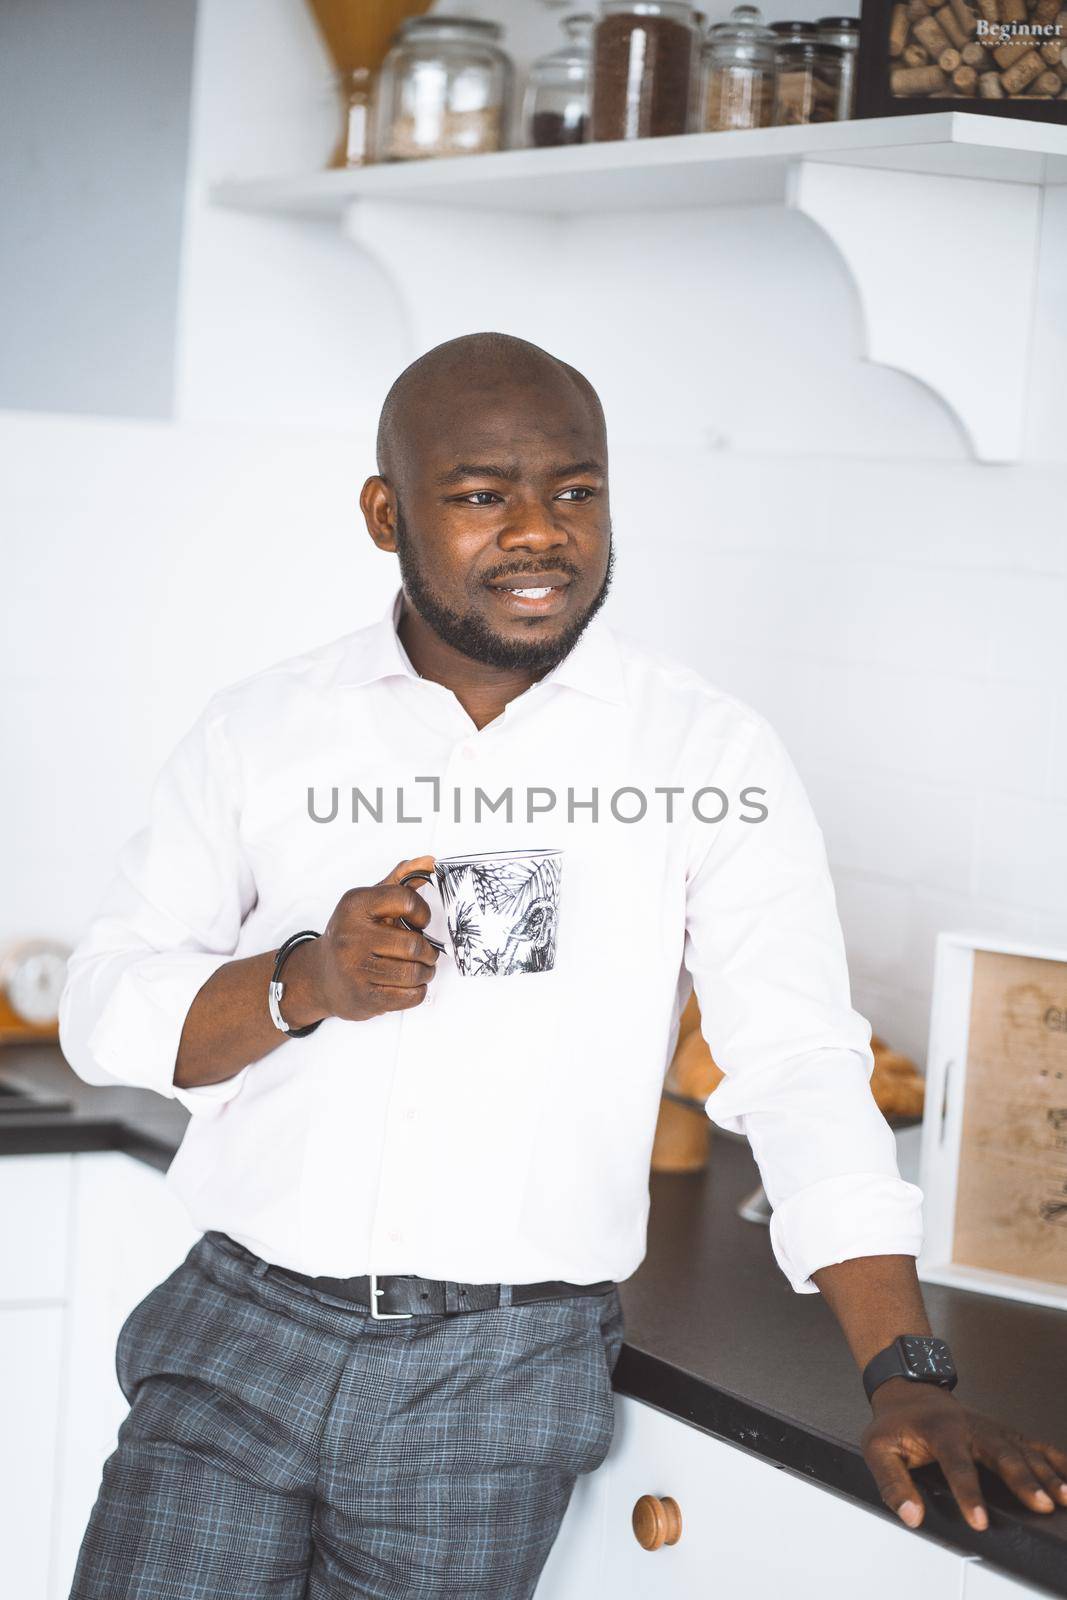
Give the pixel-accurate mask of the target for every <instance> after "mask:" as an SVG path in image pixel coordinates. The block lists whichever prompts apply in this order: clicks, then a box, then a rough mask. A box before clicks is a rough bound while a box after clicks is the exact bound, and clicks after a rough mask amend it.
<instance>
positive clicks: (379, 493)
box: [359, 477, 396, 554]
mask: <svg viewBox="0 0 1067 1600" xmlns="http://www.w3.org/2000/svg"><path fill="white" fill-rule="evenodd" d="M359 504H360V509H361V511H362V512H363V520H364V522H365V523H366V524H367V532H368V533H369V534H370V536H371V538H372V539H373V540H374V543H375V544H376V545H377V546H378V549H379V550H387V551H391V552H392V553H394V554H395V552H396V495H395V494H394V492H393V490H392V488H391V487H390V486H389V484H388V482H387V481H386V479H385V478H379V477H374V478H368V479H367V481H366V483H365V484H364V485H363V488H362V490H361V492H360V496H359Z"/></svg>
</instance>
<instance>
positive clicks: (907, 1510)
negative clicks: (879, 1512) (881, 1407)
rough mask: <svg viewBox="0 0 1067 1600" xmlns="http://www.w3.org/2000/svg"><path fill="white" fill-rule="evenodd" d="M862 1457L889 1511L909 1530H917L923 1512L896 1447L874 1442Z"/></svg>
mask: <svg viewBox="0 0 1067 1600" xmlns="http://www.w3.org/2000/svg"><path fill="white" fill-rule="evenodd" d="M864 1454H865V1456H866V1459H867V1465H868V1467H869V1468H870V1470H871V1475H872V1476H873V1478H874V1481H875V1483H876V1484H877V1485H878V1493H879V1494H880V1495H881V1497H882V1499H883V1500H884V1501H885V1504H886V1505H887V1506H888V1507H889V1509H890V1511H895V1512H896V1514H897V1516H898V1517H899V1518H900V1520H901V1522H903V1523H905V1524H906V1525H907V1526H908V1527H909V1528H917V1527H918V1526H919V1524H920V1523H921V1522H922V1519H923V1515H924V1513H925V1509H926V1508H925V1506H924V1504H923V1497H922V1495H921V1494H920V1493H919V1491H918V1489H917V1488H916V1487H915V1480H914V1479H913V1478H912V1475H911V1473H910V1472H909V1471H908V1469H907V1467H906V1466H905V1464H904V1458H903V1456H902V1454H901V1450H900V1445H899V1443H898V1442H897V1441H896V1440H893V1439H875V1440H872V1441H871V1442H870V1443H869V1444H868V1445H867V1447H866V1449H865V1451H864Z"/></svg>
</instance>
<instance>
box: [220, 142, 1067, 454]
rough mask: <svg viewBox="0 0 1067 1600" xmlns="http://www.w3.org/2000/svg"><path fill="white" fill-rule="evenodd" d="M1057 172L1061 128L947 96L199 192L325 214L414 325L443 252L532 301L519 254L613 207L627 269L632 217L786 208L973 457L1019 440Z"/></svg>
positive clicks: (236, 204)
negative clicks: (732, 128) (1007, 289)
mask: <svg viewBox="0 0 1067 1600" xmlns="http://www.w3.org/2000/svg"><path fill="white" fill-rule="evenodd" d="M1062 184H1067V127H1059V126H1056V125H1052V124H1048V123H1037V122H1028V121H1016V120H1011V119H1009V118H1006V117H987V116H979V115H975V114H973V113H965V112H952V111H947V112H937V113H933V114H931V115H923V116H916V117H885V118H879V119H872V120H868V121H856V122H846V123H825V124H822V125H820V126H817V127H801V128H763V129H756V130H751V131H746V132H739V133H713V134H686V135H683V136H681V137H679V138H671V139H649V140H643V141H640V142H634V143H613V144H592V145H582V146H577V147H574V146H571V147H568V148H563V149H557V150H511V151H503V152H501V153H499V154H497V155H488V156H471V157H466V158H464V159H460V160H443V161H418V162H409V163H404V164H397V165H390V166H381V167H369V168H366V169H363V170H355V171H351V172H312V173H305V174H294V175H291V176H283V177H274V178H252V179H241V180H231V181H227V182H220V183H217V184H216V185H214V187H213V188H212V189H211V199H212V200H213V202H214V203H215V204H216V205H219V206H223V207H227V208H230V209H235V210H238V211H245V212H254V213H260V214H268V215H274V216H279V215H281V216H289V217H294V218H300V219H304V220H309V219H319V220H320V221H328V220H335V221H336V222H337V223H338V224H339V225H340V226H341V228H342V230H343V232H344V233H345V235H346V236H347V237H348V238H350V239H351V240H352V241H353V242H354V243H356V244H358V245H360V246H361V247H362V248H363V249H365V250H366V251H367V252H368V253H369V254H371V255H372V256H374V257H375V258H377V259H378V260H379V261H380V262H381V264H382V265H383V266H384V267H385V268H386V270H387V271H388V273H389V275H390V277H391V278H392V279H393V281H394V283H395V284H396V285H397V286H398V288H399V289H400V292H401V294H402V295H403V297H404V300H405V303H406V307H407V312H408V318H409V322H410V324H411V327H412V330H413V332H414V333H415V335H416V337H417V338H420V339H421V336H423V335H425V336H426V337H427V338H432V335H433V327H434V321H433V317H432V316H429V317H428V316H427V315H426V309H425V308H426V305H427V303H428V301H429V299H431V298H432V297H433V295H434V292H435V289H434V285H435V282H436V283H438V284H439V283H440V282H441V281H442V273H441V267H442V264H443V262H444V261H446V260H447V262H448V264H449V266H450V268H451V271H450V272H449V273H448V274H447V275H445V276H447V277H448V279H449V280H450V281H453V282H455V281H456V280H457V274H458V277H459V280H460V281H462V280H463V279H464V278H466V279H467V280H468V281H469V280H475V281H478V282H479V283H481V284H483V285H484V284H486V283H492V285H493V286H494V288H493V292H494V293H495V294H496V295H497V298H498V300H499V298H500V296H501V295H502V294H506V293H508V292H510V293H511V294H512V295H513V296H519V297H521V298H523V299H525V300H526V301H528V297H529V295H530V294H531V292H533V293H536V292H537V280H536V276H532V273H531V266H530V263H531V262H533V263H536V266H535V268H534V273H535V274H536V273H537V272H541V273H543V270H544V258H545V251H544V245H545V240H546V238H547V237H548V234H547V232H546V230H547V229H548V228H560V227H566V226H568V225H577V224H580V223H584V222H586V221H588V220H589V219H590V218H595V217H600V218H606V219H611V218H615V219H618V221H619V222H620V223H625V224H626V226H627V228H628V236H627V244H626V250H627V256H628V257H630V258H632V259H633V261H634V266H635V270H638V271H639V270H640V250H641V239H640V236H639V235H635V233H634V230H633V219H634V217H635V216H639V215H640V216H647V215H649V214H652V213H657V212H664V211H679V210H686V209H694V208H699V209H701V210H707V209H710V208H715V207H721V206H741V205H762V206H767V205H771V206H773V205H783V206H788V207H790V208H792V209H793V210H796V211H799V212H802V213H803V214H804V215H805V216H807V217H808V218H809V219H810V220H811V221H812V222H813V223H815V224H816V225H817V226H818V228H820V229H821V230H822V231H823V233H825V234H826V235H827V236H828V237H829V238H830V239H831V240H832V242H833V243H834V245H835V246H836V248H837V250H838V251H839V253H840V255H841V257H842V258H843V260H844V261H845V264H846V265H847V267H848V269H849V272H850V274H851V276H852V279H853V281H854V283H855V286H856V290H857V293H858V296H859V300H860V303H861V307H862V311H863V321H864V336H865V354H866V355H867V357H868V359H870V360H871V361H873V362H876V363H879V364H881V365H884V366H887V367H893V368H897V369H898V370H900V371H902V372H906V373H908V374H910V375H911V376H912V377H914V378H916V379H918V380H919V381H920V382H922V383H923V384H925V385H927V386H928V387H929V388H930V389H932V390H933V391H934V392H935V393H936V394H937V395H939V396H940V398H941V399H942V401H943V402H944V403H945V404H946V405H947V406H948V407H949V408H950V409H951V410H952V412H953V413H954V414H955V416H956V417H957V418H958V420H959V422H960V424H961V426H962V428H963V430H964V433H965V434H966V436H967V438H968V441H969V443H970V446H971V448H972V450H973V452H974V454H975V456H976V457H977V458H978V459H979V460H984V461H1014V460H1017V459H1018V458H1019V456H1020V454H1021V452H1022V445H1023V422H1024V409H1025V397H1026V389H1027V383H1028V379H1029V372H1030V354H1031V337H1030V329H1031V324H1032V321H1033V305H1034V297H1035V290H1036V278H1037V263H1038V254H1039V248H1040V226H1041V206H1042V195H1043V191H1044V190H1045V189H1046V188H1047V187H1048V186H1051V185H1062ZM472 211H475V212H478V213H479V214H481V215H482V216H483V217H484V216H485V215H487V214H489V215H492V216H493V217H494V219H495V224H494V227H493V228H487V227H484V226H483V227H478V228H476V229H475V228H471V227H470V225H469V215H470V213H471V212H472ZM978 262H981V271H980V272H978V271H976V270H975V268H976V264H977V263H978ZM1008 284H1010V285H1011V293H1012V322H1013V326H1014V327H1015V328H1016V329H1018V330H1019V335H1018V337H1016V338H1013V339H1011V340H1007V339H1005V340H1001V341H990V340H988V339H984V338H982V337H981V332H982V329H983V327H984V326H985V325H986V323H987V320H988V317H989V316H990V314H991V311H992V306H991V303H990V292H989V286H992V285H999V286H1003V285H1008ZM502 285H503V286H505V287H503V288H502V287H501V286H502ZM939 286H940V287H939ZM948 286H951V289H949V287H948ZM942 289H943V290H944V293H945V294H949V295H950V299H951V315H948V314H947V313H946V302H945V299H944V294H943V293H942V292H941V291H942ZM487 309H493V308H492V306H491V305H490V306H487Z"/></svg>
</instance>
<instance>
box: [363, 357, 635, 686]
mask: <svg viewBox="0 0 1067 1600" xmlns="http://www.w3.org/2000/svg"><path fill="white" fill-rule="evenodd" d="M607 460H608V450H607V439H606V436H605V429H604V413H603V411H602V409H601V405H600V401H599V400H598V399H597V396H596V391H595V390H594V389H593V386H592V384H591V383H590V382H589V380H588V378H584V377H583V376H582V374H581V373H580V372H576V371H575V369H574V368H573V367H569V366H568V365H567V364H566V362H564V361H560V360H558V359H557V358H556V357H555V356H551V355H549V354H548V352H547V351H546V350H541V349H539V348H538V346H537V345H535V344H528V343H527V342H526V340H525V339H511V338H508V337H507V336H506V335H504V334H501V333H476V334H469V335H467V336H466V337H465V338H462V339H450V340H449V342H448V343H447V344H441V345H438V346H437V348H436V349H435V350H430V351H429V352H428V353H427V354H426V355H424V356H421V357H420V358H419V360H418V361H416V362H413V364H412V365H411V366H410V367H408V368H407V370H406V371H405V372H402V373H401V374H400V377H399V378H398V379H397V380H396V382H395V383H394V384H393V387H392V388H391V389H390V391H389V394H388V397H387V399H386V402H385V405H384V407H383V408H382V417H381V423H380V425H379V429H378V475H377V476H376V477H373V478H368V479H367V482H366V483H365V484H364V485H363V492H362V494H361V496H360V504H361V506H362V508H363V515H364V518H365V520H366V523H367V530H368V532H369V533H370V536H371V538H372V539H373V540H374V542H375V544H376V545H377V546H378V548H379V549H380V550H385V551H389V552H392V553H395V554H396V556H397V557H398V559H399V563H400V575H401V579H402V581H403V586H404V594H405V597H406V610H405V618H406V623H405V626H406V627H407V628H408V634H407V636H406V637H405V644H406V645H410V646H411V647H412V648H416V649H417V648H418V646H419V641H420V638H421V641H422V646H423V649H424V652H425V651H429V654H428V655H425V657H424V659H426V660H429V659H430V656H432V654H433V651H434V650H438V649H441V648H443V649H444V650H445V652H446V659H447V660H448V661H450V662H451V663H452V664H453V666H454V664H455V662H456V661H457V660H462V661H464V662H465V663H466V664H467V667H468V668H469V664H470V663H471V662H477V663H478V664H479V665H480V666H482V667H490V668H492V669H493V670H494V671H496V670H499V671H501V672H512V673H515V672H518V673H522V674H527V673H529V674H536V673H538V672H543V671H546V670H547V669H548V668H549V666H551V665H552V664H553V663H555V662H557V661H560V660H562V659H563V657H564V655H566V654H567V652H568V651H569V650H570V649H571V648H573V646H574V644H575V642H576V640H577V639H578V637H579V636H580V634H581V632H582V630H583V629H584V627H585V626H586V624H587V623H588V621H589V619H590V617H592V615H593V614H594V612H595V611H596V610H597V609H598V607H599V606H600V605H601V603H602V602H603V599H604V597H605V595H606V594H607V589H608V585H609V583H610V579H611V517H610V512H609V505H608V467H607ZM412 630H414V631H412ZM420 630H422V631H421V633H420ZM412 660H414V656H413V657H412ZM416 667H417V669H418V670H419V671H420V672H421V671H422V670H423V668H422V667H419V666H418V663H416ZM450 670H451V669H450ZM441 681H442V682H444V681H448V680H447V679H442V680H441Z"/></svg>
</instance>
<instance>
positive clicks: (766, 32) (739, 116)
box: [701, 5, 776, 133]
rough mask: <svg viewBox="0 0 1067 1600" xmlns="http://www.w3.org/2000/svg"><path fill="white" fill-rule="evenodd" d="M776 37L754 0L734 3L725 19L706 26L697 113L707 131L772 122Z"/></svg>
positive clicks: (761, 125)
mask: <svg viewBox="0 0 1067 1600" xmlns="http://www.w3.org/2000/svg"><path fill="white" fill-rule="evenodd" d="M775 42H776V41H775V35H774V34H773V33H772V32H771V30H770V29H769V28H767V27H765V26H764V24H763V19H762V17H761V16H760V12H759V7H758V6H749V5H744V6H734V9H733V10H732V11H731V12H730V16H729V19H728V20H727V21H726V22H719V23H717V24H716V25H715V27H713V28H710V29H709V30H708V37H707V42H706V43H705V45H704V56H703V59H704V93H703V103H702V116H701V126H702V127H703V128H704V129H705V130H706V131H707V132H709V133H710V132H716V131H718V130H720V129H725V128H768V127H770V124H771V117H772V116H773V114H774V47H775Z"/></svg>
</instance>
